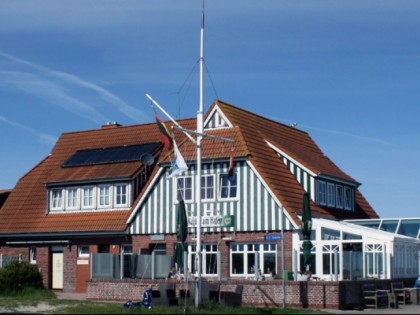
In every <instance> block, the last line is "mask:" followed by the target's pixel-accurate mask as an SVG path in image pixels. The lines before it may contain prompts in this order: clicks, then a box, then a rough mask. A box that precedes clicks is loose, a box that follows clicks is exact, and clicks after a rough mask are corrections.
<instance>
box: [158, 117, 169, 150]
mask: <svg viewBox="0 0 420 315" xmlns="http://www.w3.org/2000/svg"><path fill="white" fill-rule="evenodd" d="M155 117H156V122H157V124H158V126H159V130H160V132H161V133H162V139H163V143H164V145H165V147H166V148H167V149H168V150H170V149H171V148H172V142H173V139H172V136H171V133H170V132H169V130H168V128H166V125H165V123H164V122H163V120H162V118H161V117H160V116H159V114H158V113H155Z"/></svg>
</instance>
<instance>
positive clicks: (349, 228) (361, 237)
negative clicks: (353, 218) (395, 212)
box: [293, 218, 420, 281]
mask: <svg viewBox="0 0 420 315" xmlns="http://www.w3.org/2000/svg"><path fill="white" fill-rule="evenodd" d="M328 233H330V234H328ZM311 238H312V240H311V241H312V244H313V247H312V253H313V254H314V255H313V257H312V262H313V265H315V266H313V265H312V266H311V267H310V270H311V271H312V274H313V278H315V279H320V280H334V281H337V280H346V279H349V280H357V279H392V278H412V277H415V278H416V277H418V275H419V263H420V259H419V256H420V240H419V239H416V238H412V237H407V236H403V235H397V234H394V233H389V232H385V231H381V230H375V229H371V228H368V227H364V226H360V225H357V224H353V223H349V222H344V221H332V220H326V219H319V218H313V219H312V237H311ZM302 243H303V240H302V237H301V231H300V230H297V231H295V233H294V234H293V273H294V279H297V276H298V272H299V271H303V266H302V261H303V260H302V257H303V251H302ZM353 249H356V250H353ZM335 261H338V262H339V263H338V264H335Z"/></svg>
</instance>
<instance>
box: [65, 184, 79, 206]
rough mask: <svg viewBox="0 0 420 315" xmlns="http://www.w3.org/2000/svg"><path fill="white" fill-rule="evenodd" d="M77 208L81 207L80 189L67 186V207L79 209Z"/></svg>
mask: <svg viewBox="0 0 420 315" xmlns="http://www.w3.org/2000/svg"><path fill="white" fill-rule="evenodd" d="M77 208H79V189H78V188H67V202H66V209H77Z"/></svg>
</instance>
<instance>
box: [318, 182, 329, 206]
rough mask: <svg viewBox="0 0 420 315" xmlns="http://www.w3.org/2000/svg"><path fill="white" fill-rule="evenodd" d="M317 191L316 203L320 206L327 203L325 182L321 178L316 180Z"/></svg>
mask: <svg viewBox="0 0 420 315" xmlns="http://www.w3.org/2000/svg"><path fill="white" fill-rule="evenodd" d="M317 188H318V191H317V196H318V200H317V203H318V204H319V205H321V206H325V205H327V182H325V181H323V180H318V185H317Z"/></svg>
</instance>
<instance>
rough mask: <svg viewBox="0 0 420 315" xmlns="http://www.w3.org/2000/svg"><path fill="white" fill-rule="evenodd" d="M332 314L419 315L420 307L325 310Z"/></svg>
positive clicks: (406, 305)
mask: <svg viewBox="0 0 420 315" xmlns="http://www.w3.org/2000/svg"><path fill="white" fill-rule="evenodd" d="M325 311H327V312H330V313H333V314H360V315H363V314H420V305H413V304H405V305H399V307H398V308H379V309H374V308H365V309H364V310H351V311H350V310H349V311H342V310H325Z"/></svg>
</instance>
